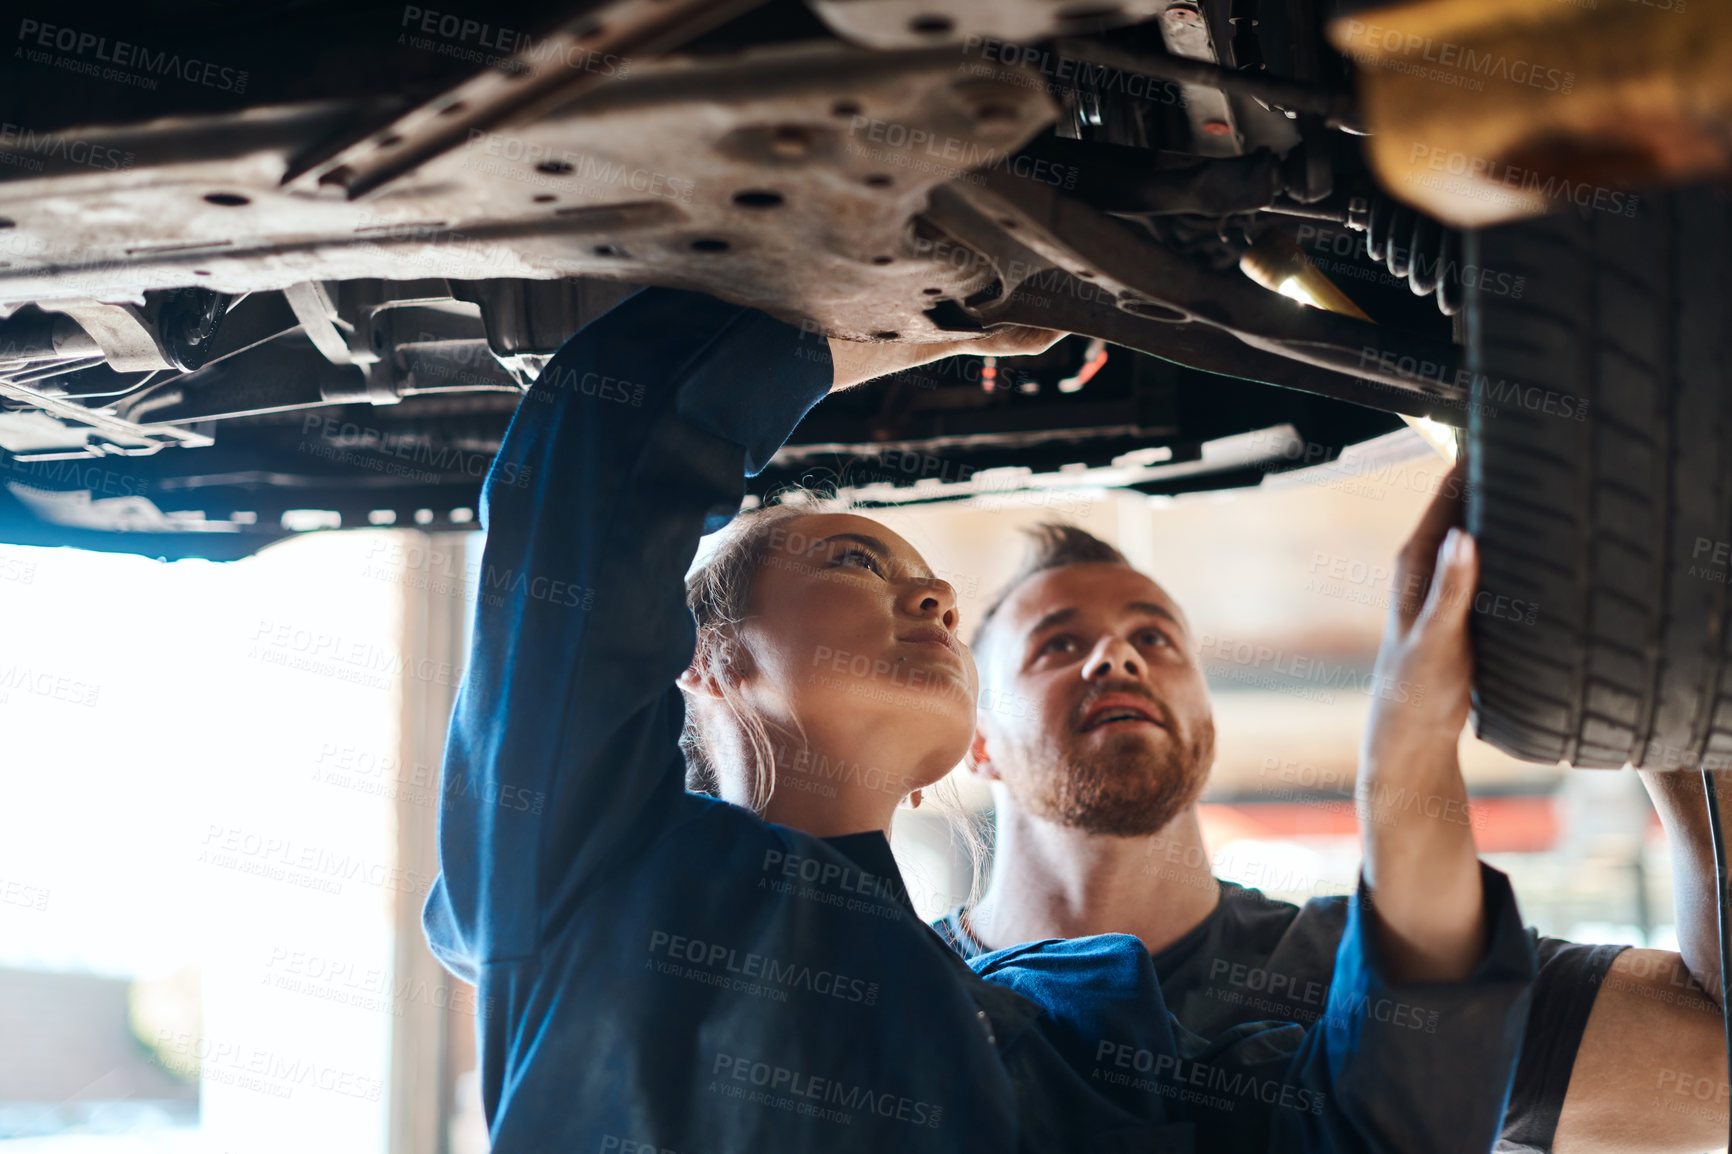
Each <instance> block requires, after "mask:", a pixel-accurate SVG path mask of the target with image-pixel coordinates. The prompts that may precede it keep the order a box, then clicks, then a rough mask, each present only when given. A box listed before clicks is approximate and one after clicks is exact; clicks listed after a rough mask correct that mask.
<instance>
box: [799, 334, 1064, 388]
mask: <svg viewBox="0 0 1732 1154" xmlns="http://www.w3.org/2000/svg"><path fill="white" fill-rule="evenodd" d="M1066 335H1067V334H1065V333H1061V332H1058V331H1056V330H1054V329H1036V328H1029V327H1028V326H1026V325H1005V326H1003V327H1001V328H999V329H996V330H994V331H993V332H991V333H989V334H987V335H986V336H984V337H980V338H977V339H972V340H956V341H882V342H866V341H845V340H842V339H840V338H839V337H831V338H829V341H830V361H831V363H832V364H833V365H835V367H836V377H835V382H834V383H833V384H832V385H831V386H830V388H831V389H832V391H834V390H836V389H846V388H849V387H851V386H853V385H858V384H860V383H862V382H863V381H871V380H876V379H877V378H879V377H884V376H889V375H890V374H891V373H898V372H901V371H902V370H903V369H911V368H913V367H914V366H916V365H925V364H930V363H931V362H933V361H940V360H943V359H944V358H945V357H954V356H958V355H960V354H965V353H966V354H972V355H974V356H982V357H1026V356H1032V355H1033V354H1035V353H1044V352H1045V351H1046V350H1048V349H1050V348H1052V346H1053V345H1055V344H1057V343H1058V342H1059V341H1060V340H1062V339H1064V337H1065V336H1066Z"/></svg>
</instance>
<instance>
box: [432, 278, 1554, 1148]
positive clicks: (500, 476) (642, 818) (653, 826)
mask: <svg viewBox="0 0 1732 1154" xmlns="http://www.w3.org/2000/svg"><path fill="white" fill-rule="evenodd" d="M830 383H831V364H830V357H829V351H828V345H827V343H826V342H825V340H824V339H823V338H822V337H821V336H815V335H812V334H805V335H804V339H802V333H801V331H800V330H799V329H797V328H795V327H793V326H791V325H787V324H783V323H781V322H779V321H776V320H774V319H773V318H771V317H769V316H767V315H765V314H763V313H760V312H757V311H754V310H751V309H747V308H742V307H738V306H734V305H728V304H724V303H722V302H720V301H717V300H714V299H712V298H709V297H706V296H702V295H698V294H694V293H687V292H680V291H675V290H668V289H650V290H646V291H645V292H642V293H639V294H638V295H636V296H634V297H632V298H631V299H630V300H628V301H626V302H625V303H623V304H621V305H620V306H618V307H617V308H615V309H614V310H613V311H612V312H610V313H608V314H607V315H606V316H604V317H602V318H601V319H599V320H597V321H596V322H595V323H594V324H592V325H590V326H588V327H587V328H585V329H584V330H583V331H582V332H580V333H578V334H577V335H576V336H574V337H573V338H572V339H571V340H570V341H569V342H567V343H566V345H565V347H564V348H562V349H561V350H560V352H559V354H558V355H557V356H556V357H554V359H553V360H552V361H551V362H550V363H549V364H548V366H547V367H546V369H544V370H543V372H542V373H541V376H540V377H539V378H538V379H537V381H536V383H535V385H534V387H533V388H531V389H530V391H529V392H528V393H527V394H526V395H525V397H524V399H523V401H522V403H521V404H520V406H519V408H518V411H517V415H516V417H515V418H514V419H513V421H512V424H511V428H510V430H509V431H508V433H507V434H506V438H505V442H504V444H503V445H502V447H501V449H500V453H499V458H498V460H497V461H496V462H495V464H494V467H493V470H492V471H491V473H490V474H489V476H488V479H487V483H486V487H485V492H484V495H483V501H482V520H483V524H484V525H485V526H486V528H487V531H488V536H487V544H486V550H485V554H484V557H483V566H482V571H481V578H482V579H481V581H480V582H479V584H478V600H477V605H476V621H475V635H474V640H473V647H472V651H471V657H470V663H469V666H468V669H467V671H466V674H465V677H464V681H463V685H462V687H461V689H460V691H459V693H458V696H457V703H456V708H455V711H454V714H453V716H452V719H451V729H450V735H449V740H448V743H447V748H446V753H445V763H444V771H443V772H444V775H445V780H444V787H443V789H444V796H446V797H447V798H450V799H452V801H451V803H450V804H449V805H448V806H447V808H446V809H444V811H443V812H442V814H441V819H440V829H439V851H440V864H441V867H442V869H441V874H440V876H439V878H438V879H437V881H436V882H435V884H434V886H433V889H432V892H431V893H430V894H429V896H428V901H427V906H426V909H425V911H424V922H425V926H426V931H427V938H428V941H429V943H430V945H431V946H432V948H433V950H434V952H435V953H436V954H437V955H438V957H439V958H440V959H441V960H442V961H443V962H444V963H445V965H446V966H448V967H449V968H450V969H451V971H452V972H453V973H455V974H457V975H458V976H459V977H462V978H464V979H465V980H467V981H470V982H473V983H475V984H476V985H478V986H479V992H480V995H481V996H480V1004H481V1005H482V1006H486V1007H488V1012H487V1013H486V1014H485V1015H483V1016H481V1017H480V1018H479V1022H478V1028H479V1030H480V1034H481V1037H480V1077H481V1089H482V1100H483V1104H484V1106H485V1110H486V1115H487V1118H488V1122H489V1125H490V1128H491V1131H492V1138H493V1146H494V1149H495V1150H496V1151H498V1152H499V1154H516V1152H519V1151H523V1152H535V1154H550V1152H554V1151H558V1152H560V1154H565V1152H577V1151H602V1152H605V1151H624V1150H630V1149H634V1147H633V1146H632V1145H631V1144H634V1143H635V1144H638V1145H639V1147H641V1149H643V1150H653V1151H657V1152H658V1154H660V1152H665V1151H674V1152H677V1154H722V1152H730V1154H731V1152H741V1154H769V1152H772V1151H786V1152H789V1154H795V1152H798V1154H845V1152H852V1151H859V1152H861V1154H889V1152H896V1154H902V1152H905V1151H932V1152H935V1154H936V1152H944V1154H955V1152H959V1151H963V1152H972V1151H980V1152H983V1154H984V1152H987V1151H991V1152H995V1154H1003V1152H1009V1151H1036V1150H1067V1151H1072V1150H1074V1151H1078V1152H1084V1151H1086V1152H1093V1154H1111V1152H1118V1151H1133V1150H1134V1151H1138V1152H1140V1154H1141V1152H1149V1151H1173V1152H1180V1151H1189V1150H1192V1149H1209V1150H1216V1149H1235V1150H1238V1149H1260V1148H1264V1147H1265V1146H1272V1147H1275V1148H1279V1149H1283V1150H1286V1149H1293V1150H1342V1151H1361V1150H1363V1151H1374V1150H1375V1151H1383V1150H1389V1151H1395V1150H1401V1151H1413V1150H1424V1149H1438V1150H1444V1149H1470V1148H1472V1147H1471V1146H1469V1145H1463V1144H1462V1139H1463V1137H1464V1136H1467V1137H1469V1138H1470V1139H1471V1138H1472V1136H1474V1135H1477V1134H1479V1133H1481V1132H1482V1131H1483V1132H1484V1133H1487V1134H1494V1135H1495V1133H1496V1129H1497V1119H1498V1117H1499V1116H1500V1115H1501V1112H1502V1105H1503V1100H1504V1097H1505V1096H1506V1095H1507V1087H1508V1084H1509V1078H1510V1073H1511V1071H1512V1070H1513V1066H1514V1062H1515V1056H1516V1046H1517V1044H1518V1039H1519V1037H1520V1025H1521V1021H1522V1018H1523V1016H1524V1015H1525V1011H1526V997H1527V986H1528V983H1530V982H1531V980H1532V973H1533V959H1532V951H1531V948H1529V946H1528V943H1527V940H1526V938H1525V936H1523V935H1522V933H1521V926H1520V922H1519V919H1518V918H1517V917H1516V916H1515V911H1514V903H1513V901H1512V900H1510V898H1509V894H1508V887H1507V885H1505V884H1504V883H1503V882H1502V879H1501V875H1494V874H1490V873H1488V875H1487V876H1488V884H1487V897H1488V902H1489V903H1490V906H1489V912H1490V924H1491V926H1492V933H1491V936H1490V943H1489V946H1488V950H1487V956H1486V959H1485V961H1484V962H1483V963H1482V964H1481V966H1480V968H1479V970H1478V971H1477V972H1476V973H1475V974H1474V976H1473V977H1472V978H1471V979H1470V980H1468V981H1466V982H1462V983H1452V984H1448V985H1441V986H1435V987H1429V986H1428V987H1424V988H1422V989H1417V990H1415V989H1402V990H1400V991H1391V990H1390V989H1389V988H1388V987H1387V986H1385V985H1384V984H1383V982H1382V981H1381V979H1380V978H1379V976H1378V971H1377V954H1376V949H1375V943H1374V942H1373V940H1372V938H1371V936H1370V934H1369V933H1368V932H1367V930H1366V928H1365V926H1364V924H1363V922H1362V921H1360V920H1359V919H1358V914H1357V911H1356V912H1355V915H1354V917H1353V918H1352V919H1350V923H1349V926H1348V930H1347V933H1346V935H1345V937H1344V939H1343V942H1342V946H1341V955H1340V959H1339V962H1338V964H1337V968H1336V974H1335V987H1334V988H1333V992H1334V995H1336V996H1338V997H1339V999H1340V1000H1339V1002H1338V1003H1337V1002H1332V1003H1331V1005H1332V1006H1338V1008H1339V1009H1340V1011H1341V1013H1340V1014H1339V1015H1338V1016H1337V1017H1336V1018H1335V1019H1333V1020H1332V1024H1331V1023H1327V1022H1326V1023H1323V1024H1320V1025H1319V1026H1317V1027H1314V1028H1313V1029H1312V1030H1311V1031H1310V1032H1309V1033H1307V1032H1306V1031H1304V1030H1301V1029H1300V1028H1299V1027H1297V1026H1293V1025H1282V1024H1271V1025H1267V1026H1263V1025H1256V1026H1248V1027H1243V1028H1241V1030H1240V1031H1238V1032H1237V1033H1236V1034H1234V1035H1233V1036H1231V1037H1228V1038H1224V1039H1216V1040H1214V1041H1213V1042H1211V1043H1210V1044H1208V1045H1207V1046H1205V1045H1203V1044H1202V1043H1201V1042H1200V1041H1199V1040H1198V1039H1195V1038H1194V1037H1191V1036H1188V1035H1186V1034H1185V1033H1184V1032H1183V1030H1182V1029H1181V1028H1180V1027H1178V1026H1177V1024H1176V1023H1175V1022H1174V1020H1173V1019H1172V1017H1171V1015H1169V1014H1168V1013H1167V1012H1166V1008H1165V1006H1164V1004H1163V1002H1162V1000H1161V994H1160V987H1159V985H1158V983H1157V982H1156V981H1155V977H1154V972H1153V969H1152V967H1151V966H1150V964H1149V958H1148V953H1147V951H1145V950H1144V949H1143V948H1142V946H1141V943H1139V942H1138V941H1137V940H1136V939H1135V938H1132V937H1127V936H1124V935H1108V936H1104V937H1098V938H1088V939H1079V940H1074V941H1064V942H1045V943H1033V944H1030V945H1027V946H1021V947H1017V948H1016V949H1013V950H1003V951H999V952H998V953H995V954H991V955H987V956H985V957H983V958H980V959H978V960H977V961H976V962H975V963H974V969H975V970H977V971H978V973H976V972H973V971H971V970H970V968H969V965H968V964H967V963H964V962H963V961H962V960H961V959H959V958H958V957H957V956H956V955H955V954H954V953H952V952H951V951H950V950H949V948H947V947H946V945H945V944H944V943H943V941H942V940H940V938H939V937H938V936H937V935H936V934H934V933H933V932H932V930H931V929H930V928H929V927H927V926H926V925H925V924H924V923H922V922H921V921H920V920H919V919H918V918H917V917H916V916H915V914H914V911H913V910H912V908H911V907H910V906H909V905H908V903H907V899H906V896H905V894H904V891H903V889H902V885H901V878H900V875H899V874H898V873H897V870H896V865H895V862H894V860H893V859H892V858H891V856H890V849H889V846H888V844H887V843H886V842H885V840H884V837H883V835H882V834H877V833H868V834H858V835H853V836H850V837H844V838H835V839H830V840H829V841H826V840H824V839H820V838H816V837H812V836H810V835H808V834H804V833H801V832H800V831H799V830H795V829H791V828H789V827H786V826H781V825H774V824H770V823H766V822H764V821H762V820H760V819H759V818H758V817H756V816H755V815H753V814H751V813H749V812H747V811H745V810H743V809H740V808H738V807H735V806H732V805H728V804H726V803H724V802H721V801H718V800H716V799H713V798H709V797H704V796H700V795H695V794H690V793H687V792H686V790H685V788H684V782H685V765H684V760H683V758H682V756H681V753H680V749H679V736H680V732H681V729H682V726H683V723H684V716H685V714H684V703H683V701H682V699H681V695H680V691H679V690H678V688H677V687H676V685H675V681H676V679H677V678H678V676H679V675H680V673H681V672H682V671H683V670H684V669H685V668H686V666H687V664H688V662H689V661H690V658H691V655H692V652H693V646H694V643H695V627H694V624H693V621H692V617H691V614H690V613H689V612H688V611H687V609H686V606H685V591H684V575H685V573H686V570H687V568H688V567H689V565H690V563H691V561H692V559H693V557H694V555H695V552H696V548H697V544H698V539H699V537H700V535H701V534H702V533H704V532H706V531H710V530H714V529H716V528H718V527H719V526H720V525H722V524H724V523H726V521H727V520H728V519H729V518H730V517H731V516H732V515H733V514H734V513H735V512H736V511H737V510H738V508H739V505H740V502H741V499H742V496H743V494H744V478H745V476H746V475H748V474H752V473H755V472H757V471H759V470H761V469H762V468H763V467H764V465H765V464H766V463H768V461H769V459H770V457H771V456H772V455H773V454H774V453H775V451H776V450H777V448H778V447H779V446H780V445H781V444H782V442H783V441H784V440H785V439H786V438H787V436H788V435H789V433H790V432H791V431H792V430H793V428H794V426H795V425H796V424H797V423H798V422H799V420H800V418H801V417H802V416H803V415H804V414H805V413H806V412H807V410H809V409H810V408H811V407H812V406H813V405H814V404H816V403H817V401H818V400H819V399H820V398H821V397H823V396H824V394H825V393H826V392H827V391H828V389H829V386H830ZM1392 999H1394V1000H1396V1001H1401V1000H1405V1001H1406V1002H1408V1003H1412V1005H1410V1006H1409V1007H1408V1008H1407V1010H1406V1011H1405V1013H1406V1014H1407V1015H1408V1016H1409V1017H1411V1015H1412V1014H1414V1013H1416V1012H1419V1013H1424V1012H1426V1010H1427V1008H1429V1010H1430V1011H1434V1012H1435V1013H1434V1016H1433V1019H1432V1020H1433V1029H1432V1030H1431V1031H1430V1032H1427V1031H1426V1030H1425V1029H1424V1028H1423V1027H1421V1028H1420V1029H1414V1028H1411V1027H1410V1025H1397V1024H1395V1018H1396V1015H1395V1013H1394V1011H1393V1010H1391V1009H1389V1008H1388V1007H1387V1006H1385V1007H1384V1008H1383V1009H1379V1006H1380V1005H1381V1004H1382V1003H1387V1002H1390V1001H1391V1000H1392ZM1415 1006H1417V1007H1419V1009H1417V1010H1416V1009H1415V1008H1414V1007H1415ZM1436 1014H1441V1017H1437V1016H1436ZM1456 1086H1461V1087H1466V1088H1467V1089H1465V1090H1462V1091H1457V1090H1456V1089H1453V1088H1452V1087H1456ZM1481 1123H1483V1125H1482V1124H1481ZM1485 1146H1489V1142H1488V1143H1486V1144H1485ZM1485 1146H1482V1147H1481V1148H1485Z"/></svg>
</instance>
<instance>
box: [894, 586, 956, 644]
mask: <svg viewBox="0 0 1732 1154" xmlns="http://www.w3.org/2000/svg"><path fill="white" fill-rule="evenodd" d="M902 609H903V611H904V612H906V613H912V614H913V615H914V616H916V617H930V618H932V619H934V620H937V621H941V622H943V624H944V628H946V629H948V630H949V631H950V632H952V633H955V632H956V625H957V622H958V620H959V619H960V617H959V614H958V613H957V610H956V587H955V586H953V585H952V584H951V583H950V582H948V581H946V580H944V579H943V578H942V577H918V578H914V579H912V580H910V581H909V582H908V589H907V591H906V592H904V593H903V594H902Z"/></svg>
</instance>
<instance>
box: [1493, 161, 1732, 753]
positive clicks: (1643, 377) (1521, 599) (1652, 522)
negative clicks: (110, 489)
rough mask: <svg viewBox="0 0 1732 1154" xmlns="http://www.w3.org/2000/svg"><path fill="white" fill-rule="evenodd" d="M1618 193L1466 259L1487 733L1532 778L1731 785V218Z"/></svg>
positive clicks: (1690, 192)
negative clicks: (1654, 773) (1551, 766)
mask: <svg viewBox="0 0 1732 1154" xmlns="http://www.w3.org/2000/svg"><path fill="white" fill-rule="evenodd" d="M1613 195H1614V196H1615V197H1616V198H1617V199H1616V201H1612V197H1609V196H1602V197H1601V198H1600V199H1601V200H1602V201H1612V202H1613V203H1616V204H1617V208H1618V209H1622V211H1617V210H1616V209H1614V210H1613V211H1606V209H1608V208H1611V207H1612V203H1603V204H1602V205H1601V207H1600V209H1599V210H1595V209H1592V208H1582V209H1572V210H1571V211H1568V212H1565V213H1560V214H1558V215H1555V216H1551V217H1547V218H1544V219H1540V220H1534V221H1526V222H1523V223H1520V224H1515V225H1510V226H1505V227H1502V228H1497V229H1491V230H1486V231H1484V232H1481V233H1477V234H1471V235H1470V236H1469V237H1468V238H1467V240H1466V243H1465V248H1464V267H1465V268H1467V269H1472V270H1474V271H1475V274H1476V275H1474V276H1473V277H1471V278H1469V279H1470V280H1471V281H1472V282H1473V283H1470V284H1469V286H1468V289H1467V294H1466V313H1467V317H1466V320H1467V323H1466V338H1467V345H1468V367H1469V369H1470V371H1471V372H1472V373H1473V378H1472V385H1471V399H1470V401H1469V404H1470V411H1469V420H1468V461H1469V465H1468V491H1467V524H1468V528H1469V530H1470V531H1471V532H1472V533H1473V534H1474V535H1475V536H1476V538H1477V540H1478V544H1479V551H1480V566H1481V568H1480V587H1479V590H1478V591H1477V592H1476V596H1475V604H1474V610H1475V611H1474V612H1473V613H1472V614H1471V620H1472V623H1473V624H1472V633H1473V641H1474V652H1475V676H1474V682H1475V684H1474V708H1475V717H1476V729H1477V732H1478V734H1479V736H1480V737H1481V738H1483V739H1485V740H1486V741H1488V742H1490V743H1491V744H1493V745H1495V746H1497V747H1498V748H1499V749H1502V750H1504V751H1505V752H1507V753H1509V754H1511V755H1513V756H1515V757H1518V758H1521V759H1524V760H1528V761H1538V762H1558V761H1564V762H1568V763H1570V764H1572V765H1577V766H1584V767H1609V768H1615V767H1619V766H1622V765H1625V764H1627V763H1628V764H1634V765H1636V766H1639V767H1647V768H1656V769H1689V768H1695V767H1698V766H1706V767H1709V768H1723V767H1726V766H1728V765H1732V629H1729V628H1728V620H1727V614H1728V599H1729V592H1732V587H1729V585H1728V583H1727V580H1728V575H1729V574H1732V563H1729V562H1732V556H1729V553H1732V317H1729V316H1728V315H1727V312H1726V310H1727V307H1728V306H1727V304H1726V302H1728V301H1732V201H1729V200H1728V198H1727V196H1726V195H1725V194H1724V193H1723V192H1721V191H1718V190H1716V189H1713V188H1708V187H1702V188H1689V189H1683V190H1677V191H1673V192H1668V193H1664V194H1661V195H1658V196H1651V197H1650V196H1644V197H1641V198H1640V199H1636V198H1634V197H1629V196H1627V195H1626V194H1613ZM1511 285H1515V286H1517V289H1516V291H1514V292H1513V293H1512V291H1511V288H1510V286H1511Z"/></svg>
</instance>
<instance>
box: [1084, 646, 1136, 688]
mask: <svg viewBox="0 0 1732 1154" xmlns="http://www.w3.org/2000/svg"><path fill="white" fill-rule="evenodd" d="M1142 675H1143V659H1142V655H1141V654H1139V653H1138V652H1137V647H1136V646H1134V645H1132V644H1131V643H1130V642H1129V641H1126V640H1125V639H1124V638H1123V637H1103V638H1101V639H1100V640H1099V641H1098V642H1096V643H1095V647H1094V649H1092V650H1090V652H1089V656H1088V660H1087V661H1085V662H1084V663H1083V677H1084V678H1086V679H1088V680H1090V681H1094V680H1097V679H1099V678H1102V677H1137V678H1140V677H1142Z"/></svg>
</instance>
